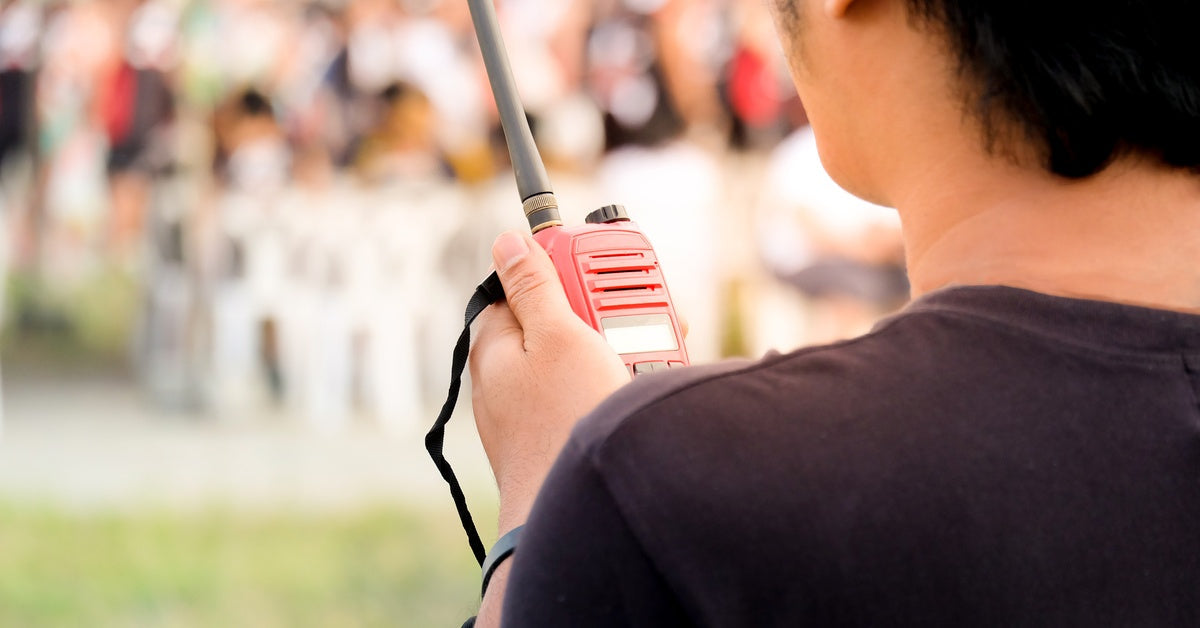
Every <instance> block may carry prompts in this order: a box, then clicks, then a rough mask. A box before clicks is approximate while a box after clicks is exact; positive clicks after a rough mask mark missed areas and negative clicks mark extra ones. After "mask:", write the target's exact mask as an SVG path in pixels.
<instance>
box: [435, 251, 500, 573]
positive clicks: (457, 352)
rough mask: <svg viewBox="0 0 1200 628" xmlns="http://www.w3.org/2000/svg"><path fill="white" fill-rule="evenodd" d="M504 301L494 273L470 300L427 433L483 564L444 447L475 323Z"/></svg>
mask: <svg viewBox="0 0 1200 628" xmlns="http://www.w3.org/2000/svg"><path fill="white" fill-rule="evenodd" d="M502 300H504V286H502V285H500V277H498V276H497V275H496V273H494V272H493V273H492V274H490V275H488V277H487V279H484V280H483V283H481V284H479V286H478V287H476V288H475V294H473V295H471V300H470V301H469V302H468V303H467V312H466V315H465V316H464V317H463V318H464V321H465V323H464V324H463V331H462V334H461V335H459V337H458V344H456V345H454V360H453V361H452V363H451V365H450V390H449V392H448V393H447V394H446V403H444V404H442V411H441V412H439V413H438V417H437V420H436V421H434V422H433V427H432V428H430V430H429V433H428V434H426V435H425V449H427V450H429V456H430V457H431V458H433V464H435V465H437V468H438V471H440V472H441V474H442V478H443V479H445V480H446V483H447V484H449V485H450V497H451V498H453V499H454V507H455V508H456V509H457V510H458V519H459V520H460V521H462V526H463V530H464V531H465V532H466V533H467V542H468V543H469V544H470V545H471V552H472V553H474V554H475V560H477V561H479V564H480V566H482V565H483V561H484V557H485V555H486V552H485V550H484V549H483V541H482V540H481V539H480V538H479V531H478V530H476V529H475V521H474V520H473V519H472V518H471V511H470V510H469V509H468V508H467V497H466V495H464V494H463V490H462V485H460V484H459V483H458V477H457V476H455V475H454V470H453V469H451V468H450V462H449V461H447V460H446V455H445V453H444V451H443V449H444V445H445V440H446V423H449V422H450V415H451V414H453V413H454V406H455V404H456V403H458V391H459V389H460V388H462V373H463V369H464V368H466V366H467V356H468V355H470V352H471V323H473V322H474V321H475V318H476V317H478V316H479V313H480V312H482V311H484V310H486V309H487V306H489V305H491V304H493V303H496V302H498V301H502Z"/></svg>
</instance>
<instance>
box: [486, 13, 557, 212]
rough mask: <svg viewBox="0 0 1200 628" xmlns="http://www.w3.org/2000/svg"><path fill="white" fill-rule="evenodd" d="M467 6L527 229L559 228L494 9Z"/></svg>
mask: <svg viewBox="0 0 1200 628" xmlns="http://www.w3.org/2000/svg"><path fill="white" fill-rule="evenodd" d="M467 5H468V6H469V7H470V9H471V21H472V22H473V23H474V24H475V37H476V38H478V39H479V50H480V51H481V52H482V53H483V65H484V67H486V68H487V75H488V81H489V82H491V84H492V96H493V97H495V99H496V108H497V109H498V110H499V111H500V126H501V127H502V128H503V129H504V140H505V142H506V143H507V144H508V155H509V157H510V158H511V160H512V167H513V175H514V176H515V177H516V179H517V192H519V193H520V194H521V205H522V206H523V209H524V210H525V218H526V219H527V220H528V221H529V228H530V229H531V230H532V231H533V232H534V233H537V232H538V231H541V230H542V229H545V228H547V227H555V226H559V225H561V224H562V217H561V216H560V215H559V213H558V199H556V198H555V197H554V190H553V189H552V188H551V187H550V177H548V176H546V166H545V164H543V163H542V156H541V155H540V154H539V153H538V149H537V144H535V143H534V142H533V133H532V132H531V131H530V130H529V120H528V119H527V118H526V117H525V107H523V106H522V105H521V96H520V95H519V94H518V93H517V86H516V83H515V82H514V81H513V75H512V67H511V66H510V65H509V62H508V52H506V51H505V48H504V39H503V37H501V35H500V22H499V20H497V19H496V7H495V5H493V4H492V0H467Z"/></svg>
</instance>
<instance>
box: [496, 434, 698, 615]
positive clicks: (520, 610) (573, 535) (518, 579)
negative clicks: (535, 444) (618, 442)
mask: <svg viewBox="0 0 1200 628" xmlns="http://www.w3.org/2000/svg"><path fill="white" fill-rule="evenodd" d="M512 560H513V566H512V573H511V575H510V576H509V580H508V590H507V593H506V597H505V600H504V619H503V624H504V626H518V627H521V626H576V627H586V626H674V625H683V624H686V623H687V622H686V618H685V616H684V615H683V612H682V610H681V609H680V607H679V604H678V602H677V601H676V598H675V596H674V595H673V594H672V592H671V590H670V589H669V587H668V586H667V583H666V582H665V581H664V580H663V578H662V577H661V575H660V574H659V572H658V570H657V569H655V567H654V564H653V561H652V558H651V557H650V556H648V555H647V554H646V552H645V551H644V550H643V548H642V546H641V545H640V544H639V542H638V540H637V538H636V537H635V536H634V534H633V532H632V531H631V530H630V528H629V526H628V525H627V523H626V522H625V519H624V517H623V516H622V514H621V512H620V510H619V508H618V507H617V505H616V503H615V501H614V500H613V497H612V495H611V494H610V493H609V489H608V487H607V486H606V485H605V482H604V478H603V477H602V476H601V474H600V473H599V472H597V470H596V469H595V467H594V466H593V464H592V463H591V461H590V460H589V458H588V456H587V453H586V451H585V450H584V449H583V448H582V447H581V446H580V445H579V444H578V443H577V442H576V441H575V439H572V440H571V441H569V442H568V444H567V446H566V448H564V450H563V453H562V454H561V455H560V456H559V459H558V461H557V462H556V463H555V465H554V468H553V469H552V470H551V472H550V475H549V477H548V478H547V479H546V483H545V484H544V485H543V487H542V491H541V493H540V494H539V496H538V499H537V502H536V503H535V504H534V507H533V511H532V513H531V514H530V518H529V521H528V523H527V524H526V527H525V532H524V533H523V534H522V537H521V546H520V548H518V550H517V552H516V554H515V555H514V556H513V558H512Z"/></svg>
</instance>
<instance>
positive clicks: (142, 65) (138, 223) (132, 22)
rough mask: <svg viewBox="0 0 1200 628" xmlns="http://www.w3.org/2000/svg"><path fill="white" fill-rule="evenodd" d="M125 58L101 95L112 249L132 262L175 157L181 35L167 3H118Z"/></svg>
mask: <svg viewBox="0 0 1200 628" xmlns="http://www.w3.org/2000/svg"><path fill="white" fill-rule="evenodd" d="M113 6H114V10H115V12H116V15H115V16H114V21H115V22H116V23H118V24H123V25H124V27H123V28H120V27H118V28H117V29H116V30H117V34H118V37H120V38H121V39H122V40H123V41H122V42H121V48H120V50H121V54H119V55H118V56H117V57H116V58H115V59H114V60H113V63H112V65H111V68H110V69H109V70H108V71H107V72H106V73H105V75H104V77H103V78H102V79H101V81H100V85H99V86H98V93H97V95H96V107H97V109H98V112H97V115H98V116H99V117H100V121H101V122H100V124H101V125H102V127H103V129H104V131H105V135H106V136H107V139H108V160H107V170H108V189H109V191H110V193H111V198H112V201H111V208H110V210H109V211H110V217H109V225H108V243H109V246H110V247H111V249H112V251H113V254H114V255H115V256H116V257H118V258H128V256H129V255H130V254H131V253H132V252H133V251H132V247H134V245H135V244H140V243H141V241H140V240H141V236H142V235H143V232H142V229H143V227H144V224H145V213H146V209H147V207H146V206H147V203H148V202H149V195H150V185H151V179H152V177H153V176H154V175H155V174H156V172H161V171H162V170H163V169H165V168H166V167H167V165H168V162H169V160H170V159H171V156H170V151H171V148H172V147H170V146H167V145H166V143H167V141H168V139H167V133H168V127H169V125H170V123H171V121H172V119H173V117H174V106H175V105H174V95H173V93H172V87H171V85H170V81H171V80H172V79H171V78H170V76H169V75H168V72H170V71H171V70H172V69H173V67H174V65H175V61H176V55H175V50H174V38H175V32H176V30H177V24H176V16H175V14H174V12H173V10H172V9H171V8H170V7H169V6H168V5H167V4H166V3H164V2H161V1H145V2H137V3H114V5H113Z"/></svg>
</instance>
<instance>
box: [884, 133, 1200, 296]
mask: <svg viewBox="0 0 1200 628" xmlns="http://www.w3.org/2000/svg"><path fill="white" fill-rule="evenodd" d="M1002 161H1003V158H1002V157H994V156H987V155H982V154H975V155H970V154H965V153H963V152H960V153H959V154H957V155H954V154H953V153H948V154H946V155H945V156H944V158H942V159H939V160H938V161H937V162H936V163H938V164H940V167H933V168H925V169H923V170H922V171H921V172H920V173H919V174H917V175H916V176H911V177H910V182H909V184H908V185H906V186H905V188H904V189H903V191H904V193H903V194H902V195H900V196H899V197H898V198H897V203H896V204H897V206H898V209H899V211H900V217H901V220H902V221H903V223H904V232H905V245H906V247H907V251H908V269H909V277H910V279H911V280H912V286H913V296H914V297H917V296H920V295H921V294H924V293H927V292H930V291H933V290H937V289H940V288H943V287H948V286H952V285H1007V286H1013V287H1019V288H1026V289H1029V290H1034V291H1037V292H1042V293H1046V294H1052V295H1058V296H1068V297H1077V298H1089V299H1098V300H1104V301H1114V302H1118V303H1129V304H1134V305H1142V306H1146V307H1156V308H1162V309H1172V310H1180V311H1185V312H1196V313H1200V177H1198V176H1196V175H1191V174H1188V173H1187V172H1184V171H1172V170H1169V169H1166V168H1164V167H1161V166H1158V165H1157V164H1154V163H1152V162H1150V161H1149V160H1146V159H1141V158H1133V157H1130V158H1125V159H1122V160H1120V161H1118V162H1117V163H1114V164H1113V165H1112V166H1111V167H1109V168H1108V169H1107V170H1105V171H1104V172H1102V173H1100V174H1098V175H1096V176H1094V177H1091V178H1089V179H1085V180H1082V181H1068V180H1065V179H1061V178H1057V177H1054V176H1051V175H1050V174H1048V173H1044V172H1041V171H1038V170H1036V169H1033V168H1027V167H1025V168H1023V167H1019V166H1017V165H1015V164H1008V163H1007V162H1005V164H1004V165H1003V166H999V167H998V163H999V162H1002Z"/></svg>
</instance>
